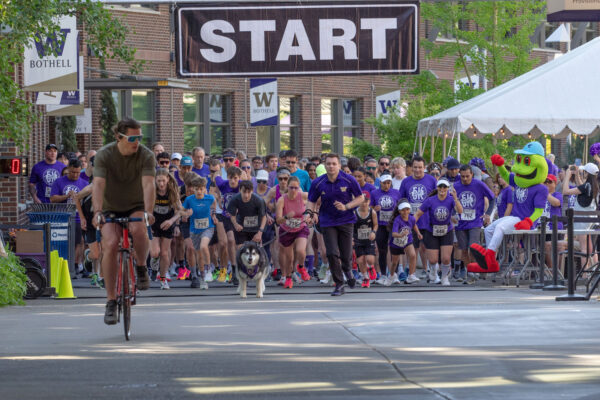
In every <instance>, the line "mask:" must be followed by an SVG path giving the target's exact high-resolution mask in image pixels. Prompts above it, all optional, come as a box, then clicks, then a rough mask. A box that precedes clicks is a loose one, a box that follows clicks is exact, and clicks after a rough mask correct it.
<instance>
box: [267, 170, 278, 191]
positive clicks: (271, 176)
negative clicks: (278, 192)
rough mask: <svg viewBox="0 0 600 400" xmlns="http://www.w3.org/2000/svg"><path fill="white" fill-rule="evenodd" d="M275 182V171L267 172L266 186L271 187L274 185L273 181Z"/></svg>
mask: <svg viewBox="0 0 600 400" xmlns="http://www.w3.org/2000/svg"><path fill="white" fill-rule="evenodd" d="M276 180H277V171H271V172H269V180H268V181H267V185H269V187H273V186H275V185H276V183H275V181H276Z"/></svg>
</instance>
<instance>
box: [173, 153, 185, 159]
mask: <svg viewBox="0 0 600 400" xmlns="http://www.w3.org/2000/svg"><path fill="white" fill-rule="evenodd" d="M182 158H183V157H182V156H181V154H180V153H173V155H171V160H181V159H182Z"/></svg>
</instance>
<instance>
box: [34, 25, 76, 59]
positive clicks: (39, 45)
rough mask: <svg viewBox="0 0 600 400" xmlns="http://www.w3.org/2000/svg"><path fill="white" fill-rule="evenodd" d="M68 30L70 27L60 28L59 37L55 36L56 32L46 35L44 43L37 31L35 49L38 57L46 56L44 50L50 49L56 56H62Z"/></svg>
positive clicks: (69, 30)
mask: <svg viewBox="0 0 600 400" xmlns="http://www.w3.org/2000/svg"><path fill="white" fill-rule="evenodd" d="M70 32H71V29H61V30H60V39H59V38H58V37H57V35H56V33H53V34H51V35H48V37H46V43H45V45H44V42H43V39H42V37H41V35H40V34H39V33H38V34H37V35H36V37H35V48H36V50H37V53H38V57H40V58H44V57H46V50H50V51H51V52H52V54H56V55H57V56H62V54H63V51H64V49H65V43H66V42H67V34H68V33H70ZM48 55H50V54H48Z"/></svg>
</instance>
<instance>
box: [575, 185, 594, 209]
mask: <svg viewBox="0 0 600 400" xmlns="http://www.w3.org/2000/svg"><path fill="white" fill-rule="evenodd" d="M577 189H578V190H579V191H580V192H581V194H578V195H577V203H579V205H580V206H581V207H588V206H589V205H590V204H592V200H594V193H593V192H592V185H591V184H590V183H589V182H586V183H584V184H583V185H579V186H577Z"/></svg>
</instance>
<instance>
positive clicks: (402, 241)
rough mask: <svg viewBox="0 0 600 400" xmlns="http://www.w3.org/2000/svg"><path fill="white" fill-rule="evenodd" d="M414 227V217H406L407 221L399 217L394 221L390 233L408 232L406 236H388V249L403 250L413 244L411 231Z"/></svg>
mask: <svg viewBox="0 0 600 400" xmlns="http://www.w3.org/2000/svg"><path fill="white" fill-rule="evenodd" d="M414 226H415V217H413V216H412V215H409V216H408V221H405V220H403V219H402V217H401V216H400V215H398V216H397V217H396V219H394V223H393V225H392V232H396V233H401V232H402V231H403V230H408V236H405V237H401V238H395V237H391V235H390V247H395V248H400V249H403V248H405V247H406V246H408V245H409V244H412V243H413V236H412V235H413V229H414Z"/></svg>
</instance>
